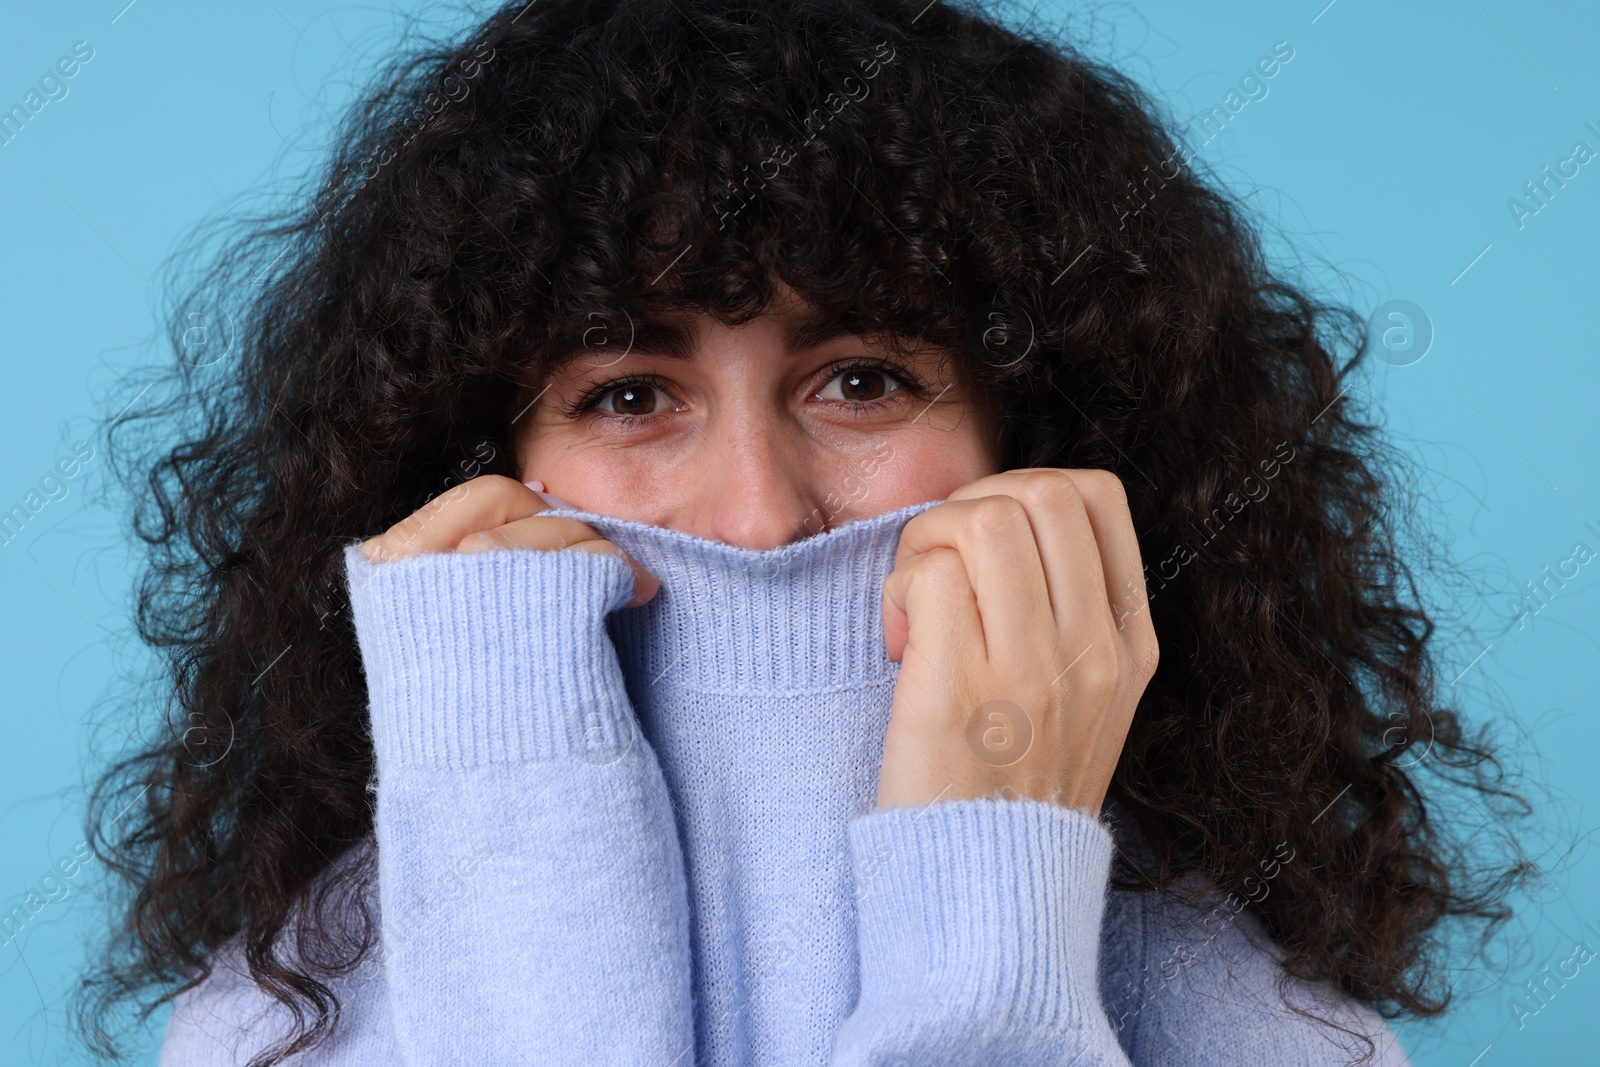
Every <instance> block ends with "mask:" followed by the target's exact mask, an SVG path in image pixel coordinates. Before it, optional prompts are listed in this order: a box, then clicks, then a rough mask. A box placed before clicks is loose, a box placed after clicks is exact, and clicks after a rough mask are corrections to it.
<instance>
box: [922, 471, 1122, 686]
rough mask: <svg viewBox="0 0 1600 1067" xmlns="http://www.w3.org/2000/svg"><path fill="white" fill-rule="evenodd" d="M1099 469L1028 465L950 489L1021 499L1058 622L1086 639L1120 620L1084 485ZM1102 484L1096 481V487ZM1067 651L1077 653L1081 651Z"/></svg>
mask: <svg viewBox="0 0 1600 1067" xmlns="http://www.w3.org/2000/svg"><path fill="white" fill-rule="evenodd" d="M1096 473H1097V472H1094V471H1082V470H1066V469H1062V468H1055V467H1030V468H1026V469H1022V470H1013V471H1004V472H1002V473H1000V474H997V475H990V476H989V477H987V478H980V479H978V480H977V481H975V482H972V483H970V484H968V485H965V486H962V487H961V488H960V489H958V490H956V491H955V492H954V493H952V494H951V499H965V498H967V497H969V496H974V495H976V496H982V495H985V494H988V493H993V492H995V491H997V490H1002V489H1003V490H1004V491H1005V492H1007V493H1009V494H1011V495H1013V496H1014V497H1015V498H1016V499H1017V500H1018V501H1020V502H1021V504H1022V506H1023V508H1024V509H1025V510H1026V511H1027V513H1028V519H1029V522H1030V523H1031V524H1032V526H1033V530H1034V535H1035V542H1036V545H1037V550H1038V553H1039V559H1040V564H1041V567H1042V569H1043V571H1044V575H1045V583H1046V585H1047V586H1048V587H1049V590H1050V603H1051V611H1052V613H1053V617H1054V619H1055V623H1056V626H1057V628H1058V629H1059V630H1060V631H1061V632H1063V633H1075V634H1078V635H1080V636H1081V637H1082V638H1083V639H1084V640H1085V641H1087V642H1092V641H1094V640H1096V639H1097V637H1098V636H1099V635H1101V634H1104V633H1107V632H1109V630H1110V629H1112V628H1114V627H1115V624H1116V613H1115V612H1114V611H1113V609H1112V598H1111V593H1110V590H1109V589H1108V587H1107V577H1106V574H1105V559H1104V555H1103V551H1104V546H1102V545H1101V544H1100V541H1099V537H1098V532H1097V531H1096V529H1095V526H1094V522H1093V519H1092V516H1091V515H1090V514H1089V509H1090V504H1091V501H1090V500H1089V498H1088V496H1087V494H1086V493H1085V492H1084V486H1085V484H1087V483H1088V482H1089V481H1090V480H1091V479H1090V478H1089V477H1086V476H1092V475H1095V474H1096ZM1108 477H1112V478H1114V477H1115V476H1114V475H1108ZM1118 485H1119V486H1120V483H1118ZM1104 488H1105V487H1104V486H1103V485H1098V484H1097V485H1096V489H1097V491H1103V490H1104ZM1131 529H1132V526H1131V523H1130V525H1129V530H1130V531H1131ZM1063 651H1064V652H1066V653H1067V654H1068V655H1076V654H1077V652H1078V651H1079V650H1076V649H1064V650H1063Z"/></svg>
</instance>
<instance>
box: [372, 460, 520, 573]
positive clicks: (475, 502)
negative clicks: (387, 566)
mask: <svg viewBox="0 0 1600 1067" xmlns="http://www.w3.org/2000/svg"><path fill="white" fill-rule="evenodd" d="M543 510H545V503H544V501H542V500H540V499H539V494H537V493H535V492H534V491H533V490H532V489H529V488H528V487H527V486H525V485H523V484H522V483H521V482H519V481H516V480H515V479H512V478H506V477H503V476H501V475H498V474H485V475H483V476H482V477H479V478H474V479H472V480H471V481H469V482H462V483H461V484H460V485H456V486H453V487H452V488H450V489H448V490H446V491H445V492H443V493H441V494H439V495H438V496H436V497H434V498H433V499H432V500H430V501H428V503H427V504H425V505H423V506H422V507H421V508H419V509H418V510H417V511H415V512H413V513H412V514H411V515H409V516H407V517H406V518H404V519H402V520H400V521H399V522H397V523H395V524H394V525H393V526H391V527H389V529H388V530H386V531H385V532H384V533H382V534H380V535H379V536H377V537H374V538H372V539H370V540H368V541H367V542H365V543H364V544H363V545H362V546H361V551H362V552H363V553H364V554H365V555H366V556H367V558H369V559H374V560H378V561H380V562H383V561H387V560H391V559H402V558H404V557H406V556H414V555H418V554H420V553H423V552H447V551H449V550H450V549H451V548H453V547H455V545H456V544H457V543H458V542H460V540H461V539H462V538H463V537H465V536H466V535H467V534H469V533H473V532H475V531H478V530H486V529H491V528H493V527H496V526H504V525H505V524H506V523H508V522H513V521H515V520H517V519H525V518H527V517H528V516H530V515H534V514H537V513H538V512H540V511H543Z"/></svg>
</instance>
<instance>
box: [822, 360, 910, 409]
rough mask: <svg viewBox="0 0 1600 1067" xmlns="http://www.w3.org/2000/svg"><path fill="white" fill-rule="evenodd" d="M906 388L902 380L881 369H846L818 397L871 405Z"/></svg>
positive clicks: (831, 380) (834, 377)
mask: <svg viewBox="0 0 1600 1067" xmlns="http://www.w3.org/2000/svg"><path fill="white" fill-rule="evenodd" d="M905 388H906V386H905V385H904V383H902V382H901V381H900V379H898V378H896V377H895V376H894V375H893V374H890V373H889V372H888V371H886V370H883V369H881V368H878V367H846V368H845V369H844V370H842V371H840V372H839V373H838V374H835V375H834V376H833V377H832V378H831V379H829V381H828V384H827V385H824V386H823V387H822V388H821V389H819V390H818V391H817V393H816V396H817V398H818V399H819V400H845V401H850V402H855V403H871V402H872V401H874V400H882V399H883V398H884V397H885V396H887V395H889V394H890V393H894V392H899V391H901V390H903V389H905Z"/></svg>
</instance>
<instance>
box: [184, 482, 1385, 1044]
mask: <svg viewBox="0 0 1600 1067" xmlns="http://www.w3.org/2000/svg"><path fill="white" fill-rule="evenodd" d="M935 503H936V501H929V502H927V503H923V504H917V505H913V506H911V507H908V508H902V509H900V510H897V511H894V512H890V513H887V514H884V515H880V516H876V517H874V518H871V519H867V520H863V521H859V522H855V523H851V524H848V525H846V526H844V527H841V528H838V529H835V530H831V531H828V532H826V533H823V534H820V535H817V536H815V537H810V538H806V539H804V540H801V541H798V542H795V543H793V544H791V545H787V546H784V547H783V548H779V549H772V550H767V551H753V550H747V549H740V548H737V547H734V546H730V545H726V544H721V543H717V542H711V541H707V540H704V539H701V538H696V537H692V536H689V535H687V534H684V533H681V532H677V531H672V530H665V529H662V528H659V527H655V526H650V525H647V524H644V523H638V522H631V521H627V520H619V519H614V518H610V517H605V516H598V515H595V514H593V513H589V512H584V511H580V510H577V509H573V508H562V509H557V510H555V511H551V512H547V514H554V515H568V516H571V517H574V518H579V519H582V520H583V521H586V522H589V523H591V524H592V525H593V526H595V527H596V528H597V529H598V530H600V532H601V533H602V534H603V535H604V536H606V537H608V538H610V539H611V540H613V541H615V542H617V543H618V544H620V545H621V546H622V547H623V548H625V549H626V550H627V551H628V552H629V553H630V554H631V555H633V556H634V557H635V558H636V559H638V560H639V561H640V562H641V563H642V564H644V566H645V567H646V568H648V569H649V570H650V571H651V572H652V573H654V574H655V575H656V576H657V577H659V578H660V579H661V583H662V584H661V590H660V592H659V593H658V594H657V595H656V597H655V598H654V599H653V600H652V601H651V602H650V603H649V604H646V605H644V606H642V607H637V608H622V605H623V604H624V603H625V602H626V601H627V600H628V598H629V596H630V594H631V588H632V573H631V571H630V570H629V569H628V567H627V566H626V565H625V564H624V563H623V562H622V561H621V560H619V559H617V558H615V557H613V556H608V555H601V554H593V553H583V552H562V551H555V552H534V551H525V550H524V551H501V552H488V553H479V554H470V555H463V554H454V553H443V554H433V555H424V556H418V557H411V558H407V559H402V560H397V561H393V562H390V563H384V564H376V563H372V562H371V561H368V560H366V559H365V557H363V556H361V555H360V553H359V552H358V551H357V550H356V549H355V547H354V545H351V546H350V547H349V548H347V550H346V567H347V573H348V577H349V584H350V595H351V606H352V610H353V613H354V622H355V627H356V633H357V637H358V640H359V643H360V648H361V656H362V661H363V664H364V667H365V670H366V675H367V685H368V694H369V698H370V708H369V712H370V716H371V726H372V735H373V742H374V747H375V753H376V757H377V775H376V782H375V784H374V786H373V787H372V788H373V789H374V791H375V794H376V818H375V833H374V839H373V841H371V842H370V843H368V844H366V845H363V846H358V847H357V848H356V849H352V850H351V851H350V852H349V853H346V854H345V855H344V856H341V857H338V858H337V859H336V860H335V862H334V863H333V864H332V865H330V867H329V869H328V870H326V871H325V872H324V873H323V875H322V878H323V879H330V878H334V879H342V878H350V879H353V880H354V879H357V877H358V873H359V872H360V871H362V870H366V869H369V868H367V867H364V866H363V864H364V863H367V862H370V861H372V860H373V859H374V848H375V867H374V868H370V869H373V870H375V872H376V879H375V880H374V881H375V884H374V885H370V886H368V884H367V883H362V885H363V889H362V891H363V892H364V893H365V894H366V899H367V901H368V906H369V908H370V910H371V912H372V913H373V914H375V915H376V916H378V917H380V919H381V942H380V944H379V945H378V946H377V947H376V948H375V949H374V950H372V951H371V952H369V954H368V957H367V958H366V959H365V960H364V961H363V964H362V966H361V967H359V968H358V969H357V970H356V972H355V973H353V974H351V975H348V976H344V977H342V978H339V979H336V980H332V981H330V982H329V984H330V985H331V986H332V988H333V989H334V991H335V993H336V995H337V996H339V998H340V1000H341V1002H342V1003H343V1011H342V1013H341V1018H340V1019H339V1021H338V1024H337V1025H336V1027H335V1030H334V1034H333V1039H332V1040H331V1041H329V1042H328V1043H326V1044H325V1045H323V1046H321V1047H319V1048H317V1049H315V1050H312V1051H311V1052H310V1053H308V1054H304V1055H301V1056H297V1057H294V1058H292V1059H291V1060H290V1061H288V1062H290V1063H295V1064H313V1063H315V1064H341V1065H349V1067H368V1065H376V1064H397V1063H398V1064H406V1065H409V1067H420V1065H423V1064H427V1065H434V1064H458V1063H473V1064H538V1065H544V1064H586V1065H587V1064H629V1065H634V1064H637V1065H645V1064H650V1065H661V1067H668V1065H673V1067H691V1065H703V1067H805V1065H818V1067H820V1065H831V1067H858V1065H859V1067H868V1065H872V1067H888V1065H902V1064H903V1065H912V1064H915V1065H919V1067H922V1065H935V1067H955V1065H964V1064H973V1065H977V1064H985V1065H991V1064H1005V1065H1015V1067H1034V1065H1039V1067H1043V1065H1046V1064H1049V1065H1052V1067H1063V1065H1065V1064H1078V1065H1083V1067H1088V1065H1092V1064H1118V1065H1123V1064H1127V1065H1131V1064H1140V1065H1144V1064H1150V1065H1155V1064H1161V1065H1167V1064H1172V1065H1193V1067H1201V1065H1216V1064H1238V1065H1246V1067H1253V1065H1258V1064H1259V1065H1266V1064H1272V1065H1273V1067H1278V1065H1282V1064H1318V1065H1321V1064H1329V1065H1332V1064H1343V1063H1347V1062H1350V1061H1351V1050H1355V1051H1360V1050H1361V1049H1362V1048H1363V1047H1364V1045H1363V1043H1362V1042H1361V1041H1360V1040H1358V1039H1357V1038H1358V1036H1359V1035H1366V1036H1367V1037H1369V1038H1370V1039H1371V1040H1372V1042H1373V1043H1374V1044H1375V1046H1376V1048H1377V1051H1378V1055H1377V1056H1376V1057H1375V1059H1374V1060H1373V1062H1374V1063H1377V1064H1382V1065H1386V1067H1396V1065H1403V1064H1404V1063H1405V1059H1404V1056H1403V1055H1402V1054H1401V1053H1400V1051H1399V1049H1398V1047H1397V1046H1396V1044H1395V1042H1394V1040H1393V1036H1392V1034H1390V1033H1389V1031H1388V1030H1387V1028H1386V1027H1385V1026H1384V1025H1383V1023H1382V1021H1381V1020H1380V1019H1378V1018H1377V1017H1376V1016H1374V1015H1372V1014H1371V1013H1370V1012H1368V1011H1366V1010H1365V1009H1364V1008H1361V1007H1360V1006H1359V1005H1356V1004H1355V1003H1353V1002H1351V1001H1349V1000H1348V999H1347V998H1344V997H1342V996H1341V995H1337V994H1336V993H1335V992H1334V991H1332V990H1329V989H1326V988H1323V987H1314V986H1310V985H1306V984H1302V983H1292V982H1285V983H1283V987H1284V991H1285V992H1286V993H1287V995H1288V1001H1287V1002H1286V1001H1285V992H1280V990H1279V988H1278V980H1279V979H1280V978H1282V970H1281V967H1280V966H1279V963H1278V960H1279V958H1280V955H1281V954H1280V952H1279V951H1278V950H1277V948H1276V946H1274V945H1273V944H1272V943H1271V941H1270V939H1269V938H1267V937H1266V936H1265V933H1264V931H1263V930H1262V929H1261V927H1260V924H1259V923H1258V922H1256V921H1255V920H1254V919H1253V917H1252V916H1250V915H1249V914H1248V913H1242V914H1240V915H1238V916H1236V917H1234V916H1232V915H1231V912H1230V913H1228V914H1229V915H1230V919H1231V921H1230V922H1228V923H1226V924H1225V925H1224V926H1223V927H1222V928H1221V929H1220V931H1217V930H1216V929H1215V928H1211V929H1208V930H1207V931H1206V932H1205V934H1204V935H1201V934H1199V933H1198V924H1197V923H1196V922H1195V917H1194V915H1193V914H1192V912H1193V909H1189V908H1185V907H1183V906H1180V905H1179V904H1177V903H1176V902H1175V900H1174V898H1170V897H1167V896H1165V895H1161V894H1153V893H1126V894H1124V893H1108V888H1107V883H1108V878H1109V872H1110V865H1111V860H1112V856H1113V853H1114V851H1115V849H1117V848H1123V849H1124V850H1132V851H1137V850H1138V849H1140V848H1141V847H1142V840H1141V839H1139V838H1138V836H1137V833H1136V831H1135V830H1133V828H1132V824H1131V822H1129V821H1127V820H1119V819H1118V818H1117V813H1116V811H1115V808H1114V806H1112V807H1108V809H1107V812H1106V814H1105V815H1104V816H1103V817H1102V818H1100V819H1094V818H1091V817H1090V816H1089V815H1088V814H1086V813H1084V812H1082V811H1078V810H1075V809H1069V808H1066V807H1062V806H1060V805H1056V804H1050V803H1046V802H1043V801H1032V800H1006V799H1000V798H988V799H979V800H944V801H936V802H935V803H933V804H930V805H927V806H924V807H918V808H891V809H884V810H876V809H875V808H874V802H875V796H876V790H877V778H878V772H879V767H880V764H881V760H882V755H883V740H884V734H885V731H886V729H887V726H888V721H889V714H890V708H891V702H892V697H893V691H894V682H895V679H896V677H897V676H898V671H899V667H898V665H897V664H893V663H890V662H889V661H888V658H887V656H886V655H885V652H884V643H883V628H882V618H881V614H880V607H881V587H882V582H883V579H884V578H885V577H886V576H887V575H888V573H889V571H890V570H891V569H892V567H893V562H894V553H895V548H896V546H897V544H898V540H899V534H900V530H901V528H902V527H903V526H904V524H905V522H906V521H907V520H909V519H910V518H911V517H912V516H914V515H916V514H918V513H919V512H921V511H922V510H925V509H926V508H928V507H932V506H933V505H934V504H935ZM1219 897H1220V894H1219ZM352 921H353V920H352ZM1177 948H1182V949H1184V951H1183V952H1182V953H1181V954H1175V951H1174V950H1175V949H1177ZM280 951H282V952H283V953H284V954H285V955H287V954H288V953H291V952H293V951H295V949H294V947H293V946H286V947H285V948H283V949H282V950H280ZM1175 955H1176V958H1180V959H1181V960H1182V961H1183V962H1182V965H1181V966H1172V965H1171V960H1172V959H1173V958H1174V957H1175ZM245 971H246V968H245V967H244V965H243V963H242V962H241V961H240V958H239V954H238V950H237V945H236V944H231V945H230V946H228V947H227V948H225V949H224V951H223V952H221V953H219V956H218V958H217V966H216V969H215V970H214V971H213V973H212V974H211V976H210V977H209V978H207V979H206V981H205V982H203V983H202V984H201V985H200V986H198V987H197V988H196V989H193V990H190V991H188V992H186V993H185V994H183V995H182V996H181V997H180V998H179V1000H178V1003H177V1005H176V1007H175V1010H174V1013H173V1016H172V1019H171V1022H170V1023H169V1026H168V1031H167V1038H166V1041H165V1044H164V1045H163V1048H162V1057H161V1063H162V1064H163V1067H188V1065H191V1064H193V1065H198V1064H206V1065H216V1064H231V1063H239V1064H243V1063H246V1062H248V1060H249V1058H250V1057H251V1056H252V1055H254V1054H255V1053H256V1052H258V1051H260V1050H261V1049H263V1048H265V1047H267V1045H268V1044H269V1043H271V1042H272V1041H273V1040H276V1039H278V1038H280V1037H282V1036H283V1035H284V1034H286V1033H289V1032H290V1025H289V1023H290V1020H289V1017H288V1014H287V1012H286V1011H285V1010H284V1009H282V1008H281V1006H279V1005H277V1004H276V1003H275V1002H273V1001H272V1000H271V999H270V997H267V996H266V995H265V994H263V993H261V992H260V991H259V990H257V989H256V988H255V987H254V986H253V985H252V984H251V983H250V981H249V980H248V978H247V977H245ZM1296 998H1298V999H1296ZM1294 1006H1301V1007H1305V1008H1307V1009H1308V1010H1311V1011H1314V1012H1318V1013H1320V1014H1322V1015H1323V1016H1325V1017H1326V1018H1327V1019H1329V1020H1331V1021H1332V1022H1333V1023H1334V1024H1336V1025H1326V1024H1323V1023H1319V1022H1317V1021H1316V1020H1314V1019H1308V1018H1305V1017H1303V1016H1301V1015H1299V1014H1296V1013H1295V1012H1294V1011H1293V1007H1294Z"/></svg>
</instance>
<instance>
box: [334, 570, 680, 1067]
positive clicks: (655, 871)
mask: <svg viewBox="0 0 1600 1067" xmlns="http://www.w3.org/2000/svg"><path fill="white" fill-rule="evenodd" d="M346 573H347V575H348V578H349V585H350V602H351V608H352V611H353V615H354V620H355V628H356V635H357V639H358V641H359V644H360V649H361V657H362V662H363V665H364V667H365V670H366V675H367V686H368V697H369V710H370V716H371V726H372V739H373V746H374V750H375V754H376V760H377V784H376V795H377V796H376V800H377V803H376V817H375V836H376V839H377V845H378V892H379V898H380V901H381V911H382V916H383V930H382V942H383V946H382V967H383V970H384V978H385V985H386V987H387V989H388V998H389V1004H388V1007H389V1015H390V1017H391V1018H392V1019H393V1025H394V1028H395V1042H396V1045H397V1047H398V1049H399V1052H400V1056H401V1059H402V1061H403V1062H404V1063H405V1064H407V1065H409V1067H423V1065H429V1067H432V1065H435V1064H440V1065H443V1064H456V1063H481V1064H526V1063H552V1064H555V1063H572V1064H578V1063H582V1064H601V1063H612V1064H629V1065H634V1064H656V1063H659V1064H661V1065H662V1067H666V1065H668V1064H674V1063H676V1064H678V1065H680V1067H681V1065H682V1064H688V1063H693V1062H694V1049H693V1044H694V1018H693V1012H692V1000H691V990H690V981H691V970H690V966H691V965H690V949H689V918H688V891H687V884H686V880H685V875H684V866H683V857H682V854H681V851H680V846H679V842H678V837H677V832H676V828H675V825H674V820H673V815H672V807H671V801H670V797H669V794H668V792H667V788H666V782H665V779H664V777H663V775H662V773H661V769H660V766H659V764H658V763H657V760H656V757H655V754H654V752H653V750H652V749H651V747H650V745H649V743H648V741H647V740H646V739H645V737H644V736H643V734H642V733H641V732H640V730H639V728H638V725H637V722H636V720H635V717H634V713H633V708H632V706H631V704H630V703H629V700H628V697H627V692H626V689H625V686H624V683H623V676H622V672H621V668H620V666H619V663H618V660H617V656H616V650H615V648H614V647H613V646H612V644H611V640H610V637H609V636H608V634H607V632H606V629H605V616H606V615H607V614H608V613H609V612H610V611H612V610H614V609H616V608H618V607H620V606H621V605H622V604H623V603H625V602H626V600H627V598H628V596H629V595H630V593H631V589H632V581H633V579H632V573H631V571H630V570H629V569H628V567H627V566H626V564H624V563H623V562H622V561H621V560H619V559H616V558H615V557H612V556H606V555H598V554H592V553H585V552H561V551H553V552H538V551H531V550H521V551H499V552H487V553H471V554H461V553H439V554H430V555H425V556H419V557H412V558H407V559H402V560H396V561H392V562H388V563H381V564H380V563H373V562H372V561H369V560H367V559H366V558H365V557H364V556H362V555H361V554H360V552H359V551H358V550H357V549H356V548H355V547H354V546H353V545H352V546H349V547H347V548H346Z"/></svg>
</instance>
